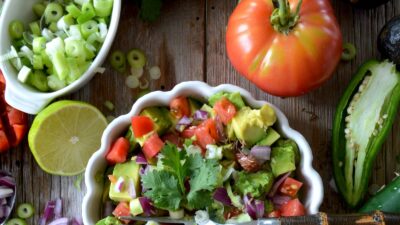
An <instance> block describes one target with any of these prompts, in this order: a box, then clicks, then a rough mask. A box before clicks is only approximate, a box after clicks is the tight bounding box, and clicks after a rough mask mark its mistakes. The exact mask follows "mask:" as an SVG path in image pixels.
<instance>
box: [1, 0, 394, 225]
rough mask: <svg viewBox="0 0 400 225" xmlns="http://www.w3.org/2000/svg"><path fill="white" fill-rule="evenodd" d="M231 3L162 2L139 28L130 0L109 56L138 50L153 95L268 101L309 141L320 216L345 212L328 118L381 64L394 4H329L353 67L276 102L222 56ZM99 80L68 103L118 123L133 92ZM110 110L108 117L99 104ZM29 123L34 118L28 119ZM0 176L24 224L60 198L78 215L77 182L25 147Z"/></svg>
mask: <svg viewBox="0 0 400 225" xmlns="http://www.w3.org/2000/svg"><path fill="white" fill-rule="evenodd" d="M236 2H237V1H236V0H190V1H188V0H166V4H165V7H164V8H163V11H162V15H161V19H160V20H158V21H157V22H155V23H152V24H148V23H143V22H142V21H140V20H139V19H138V11H137V9H136V8H135V7H134V5H133V4H132V2H131V1H129V0H125V1H123V10H122V14H121V21H120V26H119V30H118V34H117V37H116V39H115V41H114V45H113V48H112V49H113V50H116V49H121V50H123V51H128V50H129V49H131V48H140V49H143V50H144V51H145V52H146V54H147V55H148V60H149V63H148V65H149V66H152V65H159V66H160V67H161V70H162V74H163V77H162V79H161V80H159V81H157V82H152V83H151V86H150V87H151V89H152V90H159V89H166V90H168V89H171V88H172V87H173V86H174V85H175V84H177V83H179V82H182V81H187V80H204V81H207V82H208V83H209V84H210V85H218V84H222V83H232V84H235V85H238V86H241V87H243V88H245V89H248V90H249V91H250V92H251V93H253V95H254V96H255V97H256V98H258V99H264V100H267V101H269V102H271V103H273V104H275V105H276V106H277V107H279V108H280V109H282V111H283V112H284V113H285V114H286V115H287V117H288V119H289V121H290V124H291V126H292V127H293V128H294V129H296V130H298V131H300V132H301V133H302V134H303V135H304V136H305V138H306V139H307V140H308V141H309V143H310V145H311V147H312V149H313V153H314V167H315V168H316V169H317V170H318V172H319V173H320V174H321V176H322V178H323V180H324V187H325V200H324V203H323V205H322V207H321V210H322V211H325V212H330V213H339V212H348V211H350V209H347V208H346V206H345V205H344V204H343V202H342V200H341V199H340V196H339V195H338V194H336V193H335V192H334V191H333V190H332V188H331V187H330V186H329V181H330V180H331V179H332V166H331V153H330V151H331V149H330V146H331V144H330V137H331V129H332V118H333V115H334V112H335V108H336V105H337V103H338V101H339V98H340V96H341V95H342V93H343V91H344V89H345V87H346V86H347V84H348V82H349V81H350V79H351V77H352V75H353V74H354V73H355V72H356V70H357V68H358V66H359V65H361V63H362V62H364V61H365V60H367V59H370V58H379V54H378V52H377V50H376V37H377V34H378V32H379V29H380V28H381V27H382V26H383V24H384V23H385V22H386V21H387V20H389V19H390V18H391V17H393V16H394V15H398V14H400V1H398V0H392V1H391V2H390V3H388V4H386V5H385V6H381V7H379V8H377V9H375V10H359V9H352V8H351V7H350V6H349V5H348V4H346V3H344V1H342V0H334V1H333V2H332V5H333V7H334V9H335V12H336V15H337V17H338V20H339V23H340V25H341V28H342V32H343V35H344V40H345V41H346V42H351V43H354V44H355V45H356V47H357V49H358V55H357V57H356V59H355V60H353V61H351V62H348V63H341V64H340V65H339V67H338V69H337V71H336V73H335V75H334V76H333V77H332V79H330V80H329V81H328V82H327V83H326V84H324V85H323V86H322V87H321V88H319V89H317V90H315V91H313V92H311V93H309V94H307V95H305V96H302V97H297V98H286V99H282V98H278V97H274V96H271V95H268V94H265V93H263V92H261V91H259V90H258V89H257V88H256V87H255V86H254V85H253V84H251V83H250V82H248V81H247V80H246V79H244V78H243V77H241V76H240V75H239V74H238V73H237V72H236V71H235V70H234V69H233V68H232V66H231V64H230V63H229V60H228V59H227V57H226V52H225V29H226V24H227V21H228V18H229V15H230V13H231V12H232V11H233V9H234V7H235V5H236ZM105 66H106V68H107V70H106V72H105V73H104V74H99V75H97V76H96V77H95V78H94V79H93V80H92V81H91V82H90V83H89V84H88V85H86V86H85V87H84V88H82V89H81V90H80V91H78V92H76V93H75V94H72V95H70V96H67V97H65V98H68V99H76V100H82V101H86V102H89V103H91V104H93V105H95V106H97V107H98V108H99V109H100V110H101V111H102V112H103V113H104V114H105V115H113V116H118V115H121V114H125V113H127V112H128V111H129V110H130V108H131V106H132V104H133V102H134V101H135V99H136V95H137V92H136V91H133V90H130V89H129V88H127V87H126V85H125V84H124V83H125V77H126V76H125V75H123V74H118V73H117V72H115V71H113V70H112V69H110V66H109V65H108V63H105ZM106 100H110V101H112V102H113V103H114V104H115V110H114V111H112V112H110V111H108V110H107V109H106V107H104V106H103V103H104V101H106ZM31 120H32V118H31ZM399 121H400V116H398V118H397V121H396V122H395V124H394V126H393V129H392V132H391V133H390V134H389V138H388V140H387V141H386V143H385V145H384V147H383V149H382V150H381V152H380V153H379V155H378V158H377V161H376V164H375V167H374V172H373V179H372V181H371V183H375V184H378V185H383V184H384V183H386V182H389V181H390V180H391V179H392V178H393V177H394V172H395V171H399V169H400V165H399V164H398V163H396V160H395V158H396V156H397V155H399V154H400V148H398V146H400V138H398V137H399V134H400V125H399ZM0 169H6V170H8V171H11V172H12V173H13V174H14V175H15V176H16V177H17V182H18V197H17V203H21V202H31V203H33V205H34V207H35V208H36V209H37V213H36V214H35V217H34V218H33V219H31V220H30V221H29V224H37V221H38V219H39V215H40V214H41V213H42V212H43V208H44V205H45V203H46V202H47V201H49V200H51V199H54V198H57V197H62V198H63V199H64V200H65V203H64V206H65V207H64V215H66V216H70V217H72V216H78V217H79V216H80V214H81V203H82V199H83V195H84V187H83V186H84V185H83V184H82V187H83V189H82V191H78V190H77V189H76V188H75V187H74V185H73V183H74V181H75V179H76V177H59V176H51V175H48V174H46V173H44V172H43V171H42V170H41V169H40V168H39V167H38V166H37V164H36V163H35V160H34V158H33V156H32V154H31V153H30V151H29V147H28V144H27V141H24V142H23V143H22V144H21V146H20V147H19V148H18V149H13V150H11V151H9V152H8V153H6V154H2V155H1V156H0Z"/></svg>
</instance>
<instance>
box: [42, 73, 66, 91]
mask: <svg viewBox="0 0 400 225" xmlns="http://www.w3.org/2000/svg"><path fill="white" fill-rule="evenodd" d="M47 84H48V86H49V88H50V89H51V90H53V91H58V90H60V89H62V88H64V87H65V86H67V84H66V83H65V82H64V81H62V80H60V79H59V78H58V77H57V76H56V75H50V76H48V77H47Z"/></svg>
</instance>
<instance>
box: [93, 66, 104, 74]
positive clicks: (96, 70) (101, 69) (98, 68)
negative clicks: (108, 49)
mask: <svg viewBox="0 0 400 225" xmlns="http://www.w3.org/2000/svg"><path fill="white" fill-rule="evenodd" d="M105 71H106V68H105V67H96V68H94V72H95V73H104V72H105Z"/></svg>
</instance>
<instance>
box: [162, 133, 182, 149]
mask: <svg viewBox="0 0 400 225" xmlns="http://www.w3.org/2000/svg"><path fill="white" fill-rule="evenodd" d="M161 139H162V140H163V141H164V142H167V141H168V142H170V143H172V144H174V145H176V146H178V147H181V146H182V139H181V137H179V136H178V134H176V133H167V134H165V135H164V136H162V138H161Z"/></svg>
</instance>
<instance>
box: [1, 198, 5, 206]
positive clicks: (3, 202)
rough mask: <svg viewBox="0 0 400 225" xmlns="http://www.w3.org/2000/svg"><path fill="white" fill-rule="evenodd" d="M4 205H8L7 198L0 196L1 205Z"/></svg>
mask: <svg viewBox="0 0 400 225" xmlns="http://www.w3.org/2000/svg"><path fill="white" fill-rule="evenodd" d="M2 205H7V199H5V198H0V206H2Z"/></svg>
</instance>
